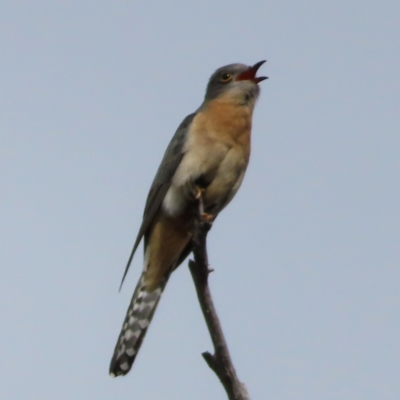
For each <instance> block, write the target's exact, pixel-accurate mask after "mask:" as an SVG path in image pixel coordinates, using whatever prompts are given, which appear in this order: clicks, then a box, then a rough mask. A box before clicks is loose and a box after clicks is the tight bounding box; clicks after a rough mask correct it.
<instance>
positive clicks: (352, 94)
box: [0, 0, 400, 400]
mask: <svg viewBox="0 0 400 400" xmlns="http://www.w3.org/2000/svg"><path fill="white" fill-rule="evenodd" d="M399 26H400V3H399V2H398V1H394V0H393V1H381V2H377V1H375V2H373V1H355V0H350V1H349V0H346V1H344V0H339V1H336V2H321V1H316V0H310V1H303V2H296V1H277V0H271V1H261V0H255V1H233V0H231V1H226V0H215V1H209V0H203V1H201V2H188V1H182V0H181V1H177V0H171V1H168V2H166V1H153V2H145V1H127V0H125V1H122V0H119V1H118V0H117V1H102V2H98V1H79V2H78V1H55V0H52V1H40V0H39V1H35V2H33V1H22V0H21V1H17V0H15V1H3V2H2V3H1V5H0V40H1V42H0V54H1V58H0V67H1V70H0V71H1V74H0V187H1V208H0V265H1V269H0V304H1V310H0V326H1V333H0V354H1V357H0V398H1V399H16V400H31V399H43V400H47V399H55V398H57V399H58V400H67V399H68V400H69V399H74V400H75V399H76V400H81V399H96V400H106V399H107V400H108V399H120V400H123V399H127V400H128V399H141V400H147V399H148V400H154V399H162V400H178V399H185V400H186V399H191V400H204V399H225V394H224V392H223V389H222V387H221V385H220V384H219V382H218V381H217V379H216V377H215V376H214V375H213V373H212V372H211V371H210V370H209V369H208V367H207V366H206V364H205V363H204V361H203V359H202V358H201V356H200V353H201V352H202V351H205V350H211V349H212V347H211V343H210V340H209V337H208V332H207V331H206V328H205V324H204V321H203V318H202V316H201V314H200V311H199V306H198V304H197V299H196V297H195V293H194V288H193V284H192V282H191V278H190V275H189V272H188V269H187V266H186V264H185V265H182V267H181V268H180V269H179V270H178V271H177V272H176V273H175V274H174V275H173V277H172V279H171V281H170V283H169V284H168V287H167V289H166V291H165V294H164V296H163V299H162V302H161V303H160V307H159V309H158V310H157V313H156V316H155V318H154V321H153V323H152V325H151V328H150V330H149V333H148V335H147V337H146V340H145V342H144V344H143V347H142V349H141V352H140V354H139V356H138V358H137V360H136V363H135V365H134V367H133V369H132V371H131V373H130V374H129V375H128V376H127V377H125V378H118V379H112V378H110V377H109V376H108V365H109V361H110V357H111V355H112V351H113V349H114V345H115V341H116V339H117V336H118V333H119V329H120V327H121V324H122V320H123V317H124V314H125V311H126V308H127V306H128V303H129V300H130V297H131V294H132V291H133V288H134V285H135V283H136V280H137V277H138V275H139V272H140V269H141V262H142V257H141V252H138V255H137V257H136V258H135V260H134V264H133V267H132V269H131V272H130V274H129V276H128V279H127V281H126V283H125V286H124V288H123V290H122V292H121V293H118V286H119V283H120V280H121V276H122V273H123V269H124V267H125V263H126V260H127V258H128V256H129V253H130V250H131V246H132V243H133V241H134V238H135V236H136V232H137V229H138V227H139V224H140V221H141V216H142V210H143V206H144V202H145V198H146V195H147V191H148V189H149V186H150V183H151V181H152V179H153V176H154V173H155V171H156V169H157V167H158V164H159V162H160V160H161V156H162V154H163V152H164V150H165V147H166V145H167V143H168V142H169V140H170V138H171V136H172V135H173V133H174V131H175V129H176V127H177V126H178V125H179V123H180V122H181V120H182V119H183V118H184V117H185V116H186V115H187V114H189V113H191V112H192V111H194V110H195V109H196V108H197V107H198V106H199V104H200V103H201V101H202V98H203V95H204V89H205V85H206V83H207V79H208V78H209V75H210V74H211V73H212V72H213V71H214V70H215V69H216V68H218V67H220V66H222V65H224V64H228V63H232V62H242V63H247V64H253V63H255V62H257V61H259V60H262V59H267V60H268V63H267V64H265V65H264V66H263V67H262V69H261V71H262V74H263V75H267V76H269V77H270V79H269V80H268V81H265V82H263V83H262V84H261V86H262V94H261V97H260V100H259V103H258V105H257V108H256V111H255V116H254V128H253V152H252V158H251V162H250V166H249V169H248V173H247V175H246V178H245V181H244V184H243V186H242V188H241V190H240V192H239V194H238V196H237V197H236V198H235V200H234V201H233V202H232V204H231V205H230V206H229V207H228V208H227V209H226V210H225V211H224V212H223V213H222V214H221V216H220V217H219V218H218V220H217V221H216V224H215V226H214V227H213V230H212V232H211V234H210V236H209V252H210V261H211V265H212V267H213V268H214V269H215V272H214V273H213V274H212V276H211V286H212V291H213V294H214V298H215V302H216V305H217V308H218V312H219V314H220V317H221V320H222V323H223V328H224V330H225V333H226V336H227V340H228V343H229V347H230V350H231V353H232V357H233V360H234V363H235V365H236V367H237V370H238V374H239V376H240V378H241V379H242V380H243V381H244V382H245V383H246V384H247V386H248V389H249V392H250V394H251V398H252V400H289V399H290V400H310V399H313V400H321V399H323V400H338V399H340V400H341V399H346V400H347V399H357V400H358V399H362V400H398V399H399V398H400V379H399V363H400V340H399V338H400V318H399V315H400V298H399V286H400V270H399V259H400V245H399V239H400V211H399V204H400V185H399V175H400V156H399V155H400V51H399V43H400V28H399Z"/></svg>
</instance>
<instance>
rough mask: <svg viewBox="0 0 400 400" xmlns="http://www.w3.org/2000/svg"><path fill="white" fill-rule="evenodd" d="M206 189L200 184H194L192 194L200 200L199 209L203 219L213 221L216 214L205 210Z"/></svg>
mask: <svg viewBox="0 0 400 400" xmlns="http://www.w3.org/2000/svg"><path fill="white" fill-rule="evenodd" d="M205 191H206V189H205V188H203V187H200V186H198V185H194V188H193V190H192V195H193V197H194V199H195V200H197V201H198V202H199V211H200V218H201V220H202V221H204V222H208V223H212V222H213V221H214V219H215V217H214V215H212V214H208V213H206V212H204V204H203V194H204V192H205Z"/></svg>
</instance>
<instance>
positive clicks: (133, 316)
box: [110, 272, 169, 376]
mask: <svg viewBox="0 0 400 400" xmlns="http://www.w3.org/2000/svg"><path fill="white" fill-rule="evenodd" d="M168 278H169V274H167V275H166V276H165V277H164V278H163V279H162V281H161V282H160V284H159V286H158V287H157V288H156V289H154V290H152V291H151V292H150V291H147V290H146V285H145V281H144V272H143V274H142V276H141V277H140V279H139V282H138V284H137V285H136V289H135V291H134V293H133V296H132V300H131V303H130V305H129V308H128V311H127V313H126V317H125V321H124V324H123V325H122V330H121V333H120V335H119V338H118V341H117V344H116V346H115V350H114V355H113V357H112V360H111V364H110V375H111V376H118V375H126V374H127V373H128V372H129V370H130V369H131V367H132V364H133V362H134V361H135V358H136V355H137V353H138V351H139V349H140V346H141V344H142V341H143V339H144V337H145V335H146V331H147V327H148V326H149V324H150V322H151V320H152V318H153V315H154V311H155V310H156V308H157V304H158V302H159V300H160V297H161V294H162V292H163V290H164V288H165V285H166V284H167V282H168Z"/></svg>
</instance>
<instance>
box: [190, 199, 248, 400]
mask: <svg viewBox="0 0 400 400" xmlns="http://www.w3.org/2000/svg"><path fill="white" fill-rule="evenodd" d="M202 214H203V203H202V199H201V198H200V200H199V218H198V220H197V223H196V229H195V235H194V238H193V255H194V261H192V260H190V261H189V269H190V272H191V274H192V278H193V282H194V285H195V287H196V292H197V297H198V299H199V303H200V307H201V310H202V312H203V315H204V319H205V321H206V324H207V327H208V331H209V333H210V336H211V340H212V342H213V345H214V354H211V353H209V352H205V353H203V354H202V355H203V358H204V360H205V361H206V362H207V364H208V366H209V367H210V368H211V369H212V370H213V371H214V372H215V374H216V375H217V376H218V378H219V380H220V381H221V383H222V385H223V386H224V388H225V391H226V393H227V395H228V399H229V400H250V397H249V395H248V393H247V390H246V387H245V386H244V384H243V383H242V382H240V381H239V379H238V377H237V375H236V371H235V368H234V366H233V364H232V360H231V356H230V355H229V351H228V346H227V344H226V340H225V337H224V334H223V332H222V328H221V324H220V322H219V318H218V315H217V312H216V311H215V307H214V303H213V300H212V297H211V293H210V288H209V286H208V275H209V273H210V270H209V265H208V255H207V246H206V239H207V233H208V231H209V230H210V228H211V223H210V222H206V221H204V219H202V218H201V216H202Z"/></svg>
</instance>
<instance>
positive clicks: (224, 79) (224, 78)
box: [220, 72, 232, 83]
mask: <svg viewBox="0 0 400 400" xmlns="http://www.w3.org/2000/svg"><path fill="white" fill-rule="evenodd" d="M231 80H232V75H231V74H228V73H227V72H226V73H225V74H222V75H221V78H220V81H221V82H222V83H228V82H230V81H231Z"/></svg>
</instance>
